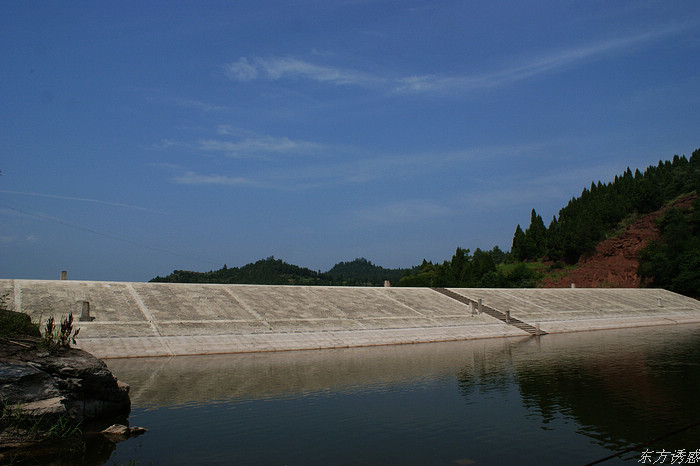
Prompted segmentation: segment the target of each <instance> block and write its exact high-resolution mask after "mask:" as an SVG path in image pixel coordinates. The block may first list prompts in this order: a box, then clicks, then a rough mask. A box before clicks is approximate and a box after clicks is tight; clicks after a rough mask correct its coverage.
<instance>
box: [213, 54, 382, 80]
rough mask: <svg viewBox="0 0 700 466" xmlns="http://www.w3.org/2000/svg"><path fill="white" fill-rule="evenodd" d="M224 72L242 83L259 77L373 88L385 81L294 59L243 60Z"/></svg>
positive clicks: (373, 76)
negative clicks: (307, 80) (371, 86)
mask: <svg viewBox="0 0 700 466" xmlns="http://www.w3.org/2000/svg"><path fill="white" fill-rule="evenodd" d="M224 72H225V74H226V76H228V77H229V78H231V79H234V80H236V81H243V82H245V81H252V80H253V79H256V78H265V79H269V80H278V79H309V80H311V81H317V82H325V83H330V84H336V85H355V86H370V85H376V84H379V83H382V82H385V81H386V79H384V78H382V77H380V76H376V75H373V74H371V73H365V72H363V71H357V70H348V69H344V68H338V67H333V66H325V65H317V64H314V63H309V62H307V61H303V60H299V59H297V58H292V57H284V58H282V57H276V58H260V57H255V58H252V59H250V60H248V58H246V57H241V58H239V59H238V60H237V61H235V62H233V63H229V64H228V65H226V66H224Z"/></svg>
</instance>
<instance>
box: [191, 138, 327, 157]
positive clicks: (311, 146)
mask: <svg viewBox="0 0 700 466" xmlns="http://www.w3.org/2000/svg"><path fill="white" fill-rule="evenodd" d="M197 148H198V149H199V150H202V151H205V152H220V153H223V154H225V155H227V156H229V157H237V158H244V157H249V156H258V157H259V156H263V155H272V154H302V155H310V154H313V153H316V152H318V151H319V150H321V149H322V148H323V146H322V145H321V144H316V143H312V142H308V141H295V140H292V139H289V138H287V137H273V136H258V137H250V138H246V139H243V140H240V141H226V140H220V139H205V140H200V141H199V142H198V144H197Z"/></svg>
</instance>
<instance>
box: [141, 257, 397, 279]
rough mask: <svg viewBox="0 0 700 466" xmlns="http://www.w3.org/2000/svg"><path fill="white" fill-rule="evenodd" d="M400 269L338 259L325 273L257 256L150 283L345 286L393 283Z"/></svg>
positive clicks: (168, 276)
mask: <svg viewBox="0 0 700 466" xmlns="http://www.w3.org/2000/svg"><path fill="white" fill-rule="evenodd" d="M404 273H405V270H403V269H385V268H383V267H379V266H377V265H374V264H372V263H371V262H370V261H368V260H367V259H364V258H360V259H355V260H354V261H351V262H340V263H338V264H336V265H335V266H334V267H333V268H332V269H330V270H329V271H328V272H326V273H321V272H320V271H318V272H315V271H313V270H310V269H307V268H304V267H299V266H296V265H292V264H288V263H286V262H284V261H282V260H281V259H275V258H274V256H271V257H268V258H267V259H260V260H259V261H257V262H255V263H251V264H248V265H245V266H243V267H241V268H238V267H232V268H229V267H227V266H226V265H224V267H223V268H221V269H219V270H213V271H209V272H190V271H185V270H175V271H174V272H173V273H171V274H170V275H167V276H165V277H160V276H158V277H156V278H154V279H152V280H151V281H152V282H169V283H238V284H256V285H345V286H382V285H384V281H385V280H390V281H391V282H392V283H396V282H398V281H399V278H400V277H401V276H403V274H404Z"/></svg>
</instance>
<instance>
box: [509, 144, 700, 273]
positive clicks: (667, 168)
mask: <svg viewBox="0 0 700 466" xmlns="http://www.w3.org/2000/svg"><path fill="white" fill-rule="evenodd" d="M699 190H700V149H699V150H696V151H695V152H693V155H692V156H691V158H690V160H688V159H686V157H685V156H683V157H679V156H678V155H676V156H674V157H673V160H672V161H665V162H663V161H660V162H659V163H658V165H656V166H653V165H652V166H650V167H649V168H647V169H646V171H644V173H642V172H640V171H639V170H635V172H634V174H633V173H632V171H631V170H630V169H629V168H627V170H626V171H625V172H624V174H623V175H622V176H615V180H614V181H612V182H610V183H607V184H603V183H601V182H600V181H598V183H591V187H590V188H586V189H584V190H583V192H582V193H581V196H580V197H577V198H573V199H571V200H570V201H569V203H568V204H567V206H566V207H564V208H563V209H561V210H560V211H559V217H558V218H557V217H554V218H553V219H552V221H551V222H550V224H549V227H548V228H545V227H544V222H543V221H542V218H541V217H540V216H539V215H537V213H536V212H535V210H534V209H533V210H532V214H531V218H530V226H529V227H528V229H527V230H525V231H523V230H522V228H521V227H520V225H518V226H517V227H516V229H515V233H514V235H513V244H512V247H511V251H510V253H511V255H512V257H513V259H514V260H516V261H531V260H537V259H540V258H546V259H549V260H551V261H555V262H556V261H563V262H565V263H568V264H575V263H576V262H578V260H579V258H580V257H581V256H582V255H585V254H588V253H590V252H591V251H593V249H594V248H595V246H596V244H598V243H599V242H600V241H601V240H602V239H604V238H605V237H606V235H607V234H608V233H610V232H611V231H613V230H615V228H616V227H617V225H618V224H619V223H620V222H621V221H623V220H624V219H626V218H628V217H630V216H633V215H638V214H646V213H649V212H653V211H655V210H658V209H659V208H660V207H662V206H663V205H664V204H666V203H668V202H669V201H671V200H673V199H675V198H677V197H678V196H680V195H682V194H687V193H690V192H693V191H699Z"/></svg>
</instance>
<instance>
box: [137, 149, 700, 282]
mask: <svg viewBox="0 0 700 466" xmlns="http://www.w3.org/2000/svg"><path fill="white" fill-rule="evenodd" d="M693 192H695V193H697V192H700V149H698V150H696V151H695V152H693V154H692V156H691V157H690V159H687V158H686V157H685V156H682V157H679V156H678V155H676V156H674V157H673V159H672V160H670V161H659V163H658V164H657V165H652V166H650V167H648V168H647V169H646V170H645V171H644V172H643V173H642V172H641V171H640V170H639V169H637V170H635V172H634V173H633V172H632V170H630V169H629V168H627V170H626V171H625V172H624V173H623V174H622V175H618V176H615V179H614V181H612V182H609V183H606V184H604V183H602V182H600V181H598V182H597V183H595V182H594V183H591V186H590V188H585V189H584V190H583V191H582V193H581V196H579V197H575V198H573V199H571V200H570V201H569V203H568V204H567V205H566V206H565V207H564V208H562V209H561V210H560V211H559V215H558V217H557V216H554V217H553V218H552V220H551V222H550V223H549V226H548V227H547V226H545V223H544V221H543V219H542V217H541V216H540V215H538V214H537V212H536V211H535V209H532V211H531V213H530V224H529V226H528V227H527V229H525V230H523V228H522V227H521V226H520V225H517V226H516V228H515V233H514V234H513V242H512V246H511V250H510V252H504V251H502V250H501V249H499V248H498V246H496V247H494V248H493V249H491V250H490V251H482V250H481V249H476V250H475V251H474V253H473V254H472V253H471V251H470V250H469V249H464V248H461V247H458V248H457V249H456V251H455V254H454V255H453V256H452V258H451V260H449V261H444V262H443V263H441V264H439V263H436V264H433V263H432V262H429V261H426V260H425V259H424V260H423V263H422V264H421V265H419V266H416V267H413V268H411V269H384V268H383V267H380V266H377V265H374V264H372V263H371V262H370V261H369V260H367V259H364V258H360V259H355V260H354V261H350V262H340V263H338V264H336V265H335V266H334V267H333V268H331V269H330V270H329V271H328V272H326V273H321V272H320V271H318V272H315V271H313V270H309V269H306V268H302V267H298V266H295V265H291V264H287V263H286V262H283V261H281V260H279V259H275V258H274V257H269V258H267V259H262V260H260V261H258V262H255V263H253V264H248V265H246V266H244V267H241V268H230V269H229V268H227V267H226V266H224V267H223V268H222V269H221V270H217V271H210V272H205V273H200V272H188V271H182V270H176V271H174V272H173V273H172V274H170V275H168V276H166V277H156V278H154V279H153V280H151V281H154V282H179V283H195V282H196V283H249V284H267V285H365V286H367V285H369V286H382V285H383V283H384V281H385V280H390V281H391V283H392V285H394V284H397V285H399V286H426V287H485V288H495V287H498V288H506V287H533V286H536V285H537V282H538V280H539V279H540V278H541V277H542V276H543V275H544V274H556V273H559V272H560V271H561V270H563V269H564V268H565V267H570V266H571V265H574V264H576V263H577V262H578V261H579V259H580V258H581V257H582V256H586V255H588V254H590V253H591V252H592V251H593V250H594V249H595V247H596V245H597V244H598V243H599V242H600V241H601V240H603V239H605V238H606V237H607V236H608V235H611V234H614V232H615V231H616V230H619V228H620V227H621V225H622V226H623V225H624V222H626V221H627V222H629V221H630V219H632V218H635V217H637V216H639V215H643V214H647V213H650V212H654V211H656V210H658V209H659V208H661V207H662V206H664V205H666V204H668V203H669V202H671V201H672V200H674V199H676V198H678V197H679V196H682V195H687V194H689V193H693ZM659 230H660V234H661V236H660V238H659V240H657V241H653V242H652V243H651V244H649V245H648V246H647V247H646V248H645V249H644V251H643V253H642V254H641V257H640V268H639V274H640V275H641V276H642V277H643V278H644V279H645V280H646V282H647V283H650V284H651V286H659V287H664V288H667V289H670V290H673V291H676V292H679V293H683V294H686V295H690V296H698V294H700V291H699V290H700V201H696V202H695V204H694V205H693V207H692V208H690V209H686V210H679V209H670V210H669V211H668V212H667V213H666V214H665V215H664V216H663V217H662V218H661V219H660V221H659ZM543 263H547V264H548V265H543Z"/></svg>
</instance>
